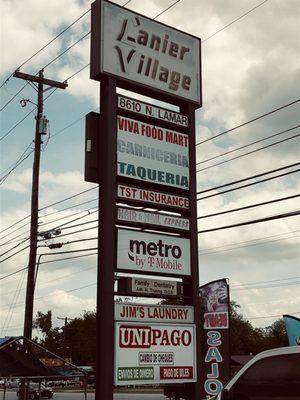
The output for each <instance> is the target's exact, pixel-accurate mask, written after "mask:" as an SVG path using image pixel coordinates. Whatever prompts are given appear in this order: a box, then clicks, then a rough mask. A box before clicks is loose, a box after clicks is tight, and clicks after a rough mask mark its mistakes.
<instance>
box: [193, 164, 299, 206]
mask: <svg viewBox="0 0 300 400" xmlns="http://www.w3.org/2000/svg"><path fill="white" fill-rule="evenodd" d="M299 171H300V169H295V170H294V171H289V172H285V173H283V174H279V175H276V176H271V177H269V178H265V179H261V180H260V181H256V182H252V183H247V184H246V185H242V186H238V187H236V188H232V189H228V190H223V192H219V193H215V194H210V195H209V196H204V197H200V198H198V199H197V201H198V200H204V199H209V198H211V197H214V196H219V195H221V194H224V193H229V192H233V191H235V190H239V189H243V188H245V187H249V186H253V185H257V184H259V183H262V182H268V181H271V180H273V179H277V178H281V177H282V176H286V175H290V174H294V173H295V172H299ZM197 195H198V193H197Z"/></svg>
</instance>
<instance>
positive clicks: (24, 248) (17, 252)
mask: <svg viewBox="0 0 300 400" xmlns="http://www.w3.org/2000/svg"><path fill="white" fill-rule="evenodd" d="M29 247H30V246H29V245H28V246H26V247H23V248H22V249H21V250H18V251H16V252H15V253H13V254H11V255H10V256H8V257H6V258H4V260H1V261H0V264H1V263H3V262H4V261H6V260H9V259H10V258H12V257H13V256H15V255H17V254H19V253H21V252H22V251H24V250H26V249H28V248H29Z"/></svg>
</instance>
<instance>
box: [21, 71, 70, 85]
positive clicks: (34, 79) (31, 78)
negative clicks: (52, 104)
mask: <svg viewBox="0 0 300 400" xmlns="http://www.w3.org/2000/svg"><path fill="white" fill-rule="evenodd" d="M13 76H14V77H15V78H20V79H24V80H25V81H30V82H36V83H42V84H44V85H47V86H51V87H56V88H59V89H66V88H67V87H68V84H67V83H66V82H57V81H53V80H51V79H46V78H43V77H41V76H37V75H30V74H25V73H24V72H20V71H18V70H16V71H15V72H14V75H13Z"/></svg>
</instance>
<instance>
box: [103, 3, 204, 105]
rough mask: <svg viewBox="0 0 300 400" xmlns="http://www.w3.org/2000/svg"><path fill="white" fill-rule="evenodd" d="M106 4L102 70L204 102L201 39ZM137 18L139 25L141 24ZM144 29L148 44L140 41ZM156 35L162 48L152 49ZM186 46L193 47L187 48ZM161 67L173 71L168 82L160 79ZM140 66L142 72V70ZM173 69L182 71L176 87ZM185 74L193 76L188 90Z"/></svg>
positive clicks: (196, 101) (169, 92)
mask: <svg viewBox="0 0 300 400" xmlns="http://www.w3.org/2000/svg"><path fill="white" fill-rule="evenodd" d="M103 3H104V4H103V7H104V9H103V10H102V12H101V15H102V21H101V28H102V29H101V35H102V36H101V43H102V48H101V61H102V63H101V64H102V65H101V71H102V72H104V73H107V74H110V75H114V76H117V77H121V78H123V79H126V80H129V81H132V82H136V83H139V84H142V85H146V86H149V87H150V88H151V89H157V90H159V91H163V92H166V93H168V94H169V95H172V96H177V97H180V98H183V99H186V100H190V101H192V102H195V103H197V104H200V100H201V98H200V83H201V82H200V41H199V39H198V38H196V37H193V36H190V35H188V34H185V33H183V32H179V31H177V30H175V29H172V28H171V27H168V26H166V25H162V24H160V23H158V22H156V21H153V20H151V19H147V18H145V17H143V16H140V15H138V14H136V13H134V12H132V11H129V10H126V9H124V8H120V7H118V6H116V5H114V4H112V3H108V2H103ZM137 19H138V21H139V24H137ZM141 31H143V32H145V33H146V34H148V37H149V38H148V41H147V44H146V45H144V44H139V43H138V41H137V38H138V36H139V34H140V32H141ZM153 35H155V37H159V38H160V41H161V43H160V46H159V49H157V48H156V45H154V46H152V47H153V48H151V45H150V42H151V39H152V36H153ZM166 35H167V36H168V38H167V36H166ZM165 39H167V41H165ZM164 41H165V44H167V46H166V48H165V50H164V49H163V46H164ZM171 47H172V49H171ZM184 48H186V49H189V50H187V51H184ZM182 51H183V53H182ZM141 56H142V57H143V56H144V63H143V67H142V68H140V67H141ZM128 58H129V60H128ZM149 58H151V60H152V63H151V67H150V68H149V73H148V74H147V73H145V71H146V69H147V64H148V60H149ZM121 59H123V63H124V66H122V64H121ZM155 60H157V61H158V64H157V73H156V76H155V77H154V78H153V68H154V63H155ZM161 67H163V68H164V69H165V70H168V71H169V77H168V80H167V82H163V81H162V80H160V79H159V74H160V72H161ZM139 68H140V73H139V72H138V70H139ZM172 71H174V72H177V73H179V74H180V83H179V84H178V85H177V84H176V85H175V86H176V87H175V86H174V85H170V74H171V72H172ZM184 76H188V77H190V79H191V81H190V85H189V88H188V89H185V88H184V87H183V86H182V82H183V81H182V79H183V77H184ZM170 86H171V87H170ZM172 86H173V88H172Z"/></svg>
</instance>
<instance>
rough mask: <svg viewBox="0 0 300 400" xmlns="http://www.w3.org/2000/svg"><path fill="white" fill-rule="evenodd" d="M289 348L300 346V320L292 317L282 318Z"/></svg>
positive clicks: (285, 316)
mask: <svg viewBox="0 0 300 400" xmlns="http://www.w3.org/2000/svg"><path fill="white" fill-rule="evenodd" d="M283 319H284V323H285V329H286V332H287V335H288V338H289V345H290V346H300V319H299V318H297V317H294V316H293V315H284V316H283Z"/></svg>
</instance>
